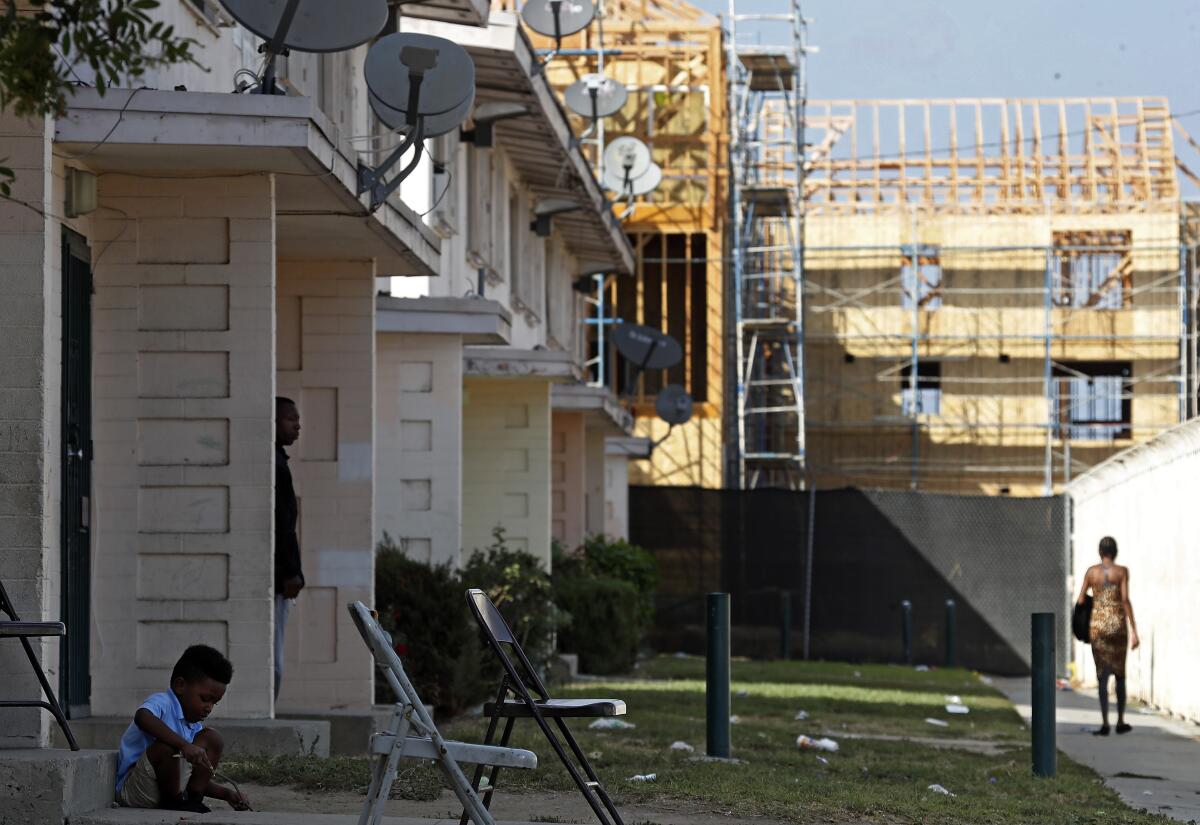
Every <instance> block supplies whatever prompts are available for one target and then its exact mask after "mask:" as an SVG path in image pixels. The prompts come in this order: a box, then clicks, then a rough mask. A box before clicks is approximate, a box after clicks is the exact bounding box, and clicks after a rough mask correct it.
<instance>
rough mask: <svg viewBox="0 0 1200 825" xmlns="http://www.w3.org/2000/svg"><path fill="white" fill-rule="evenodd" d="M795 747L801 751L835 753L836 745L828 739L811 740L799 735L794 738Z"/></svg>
mask: <svg viewBox="0 0 1200 825" xmlns="http://www.w3.org/2000/svg"><path fill="white" fill-rule="evenodd" d="M796 747H798V748H801V749H802V750H816V751H829V752H830V753H837V750H838V743H837V742H835V741H833V740H832V739H829V738H828V737H821V738H820V739H813V738H812V737H811V736H805V735H804V734H800V735H799V736H797V737H796Z"/></svg>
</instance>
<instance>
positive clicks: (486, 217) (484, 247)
mask: <svg viewBox="0 0 1200 825" xmlns="http://www.w3.org/2000/svg"><path fill="white" fill-rule="evenodd" d="M462 151H463V152H465V153H466V156H467V163H466V166H467V193H466V195H467V259H468V262H469V263H470V264H471V266H473V267H475V268H478V269H488V268H491V269H493V270H495V269H496V268H497V267H496V264H497V262H496V261H493V260H492V152H491V151H489V150H486V149H485V150H479V149H476V148H475V147H473V146H467V145H463V146H462Z"/></svg>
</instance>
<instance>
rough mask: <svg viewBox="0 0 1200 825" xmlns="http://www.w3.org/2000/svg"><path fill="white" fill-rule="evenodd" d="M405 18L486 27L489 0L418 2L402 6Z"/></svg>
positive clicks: (489, 5) (430, 0)
mask: <svg viewBox="0 0 1200 825" xmlns="http://www.w3.org/2000/svg"><path fill="white" fill-rule="evenodd" d="M403 9H404V16H405V17H419V18H421V19H423V20H440V21H442V22H444V23H461V24H463V25H467V26H486V25H487V24H488V13H489V12H490V11H491V3H490V2H489V0H420V2H416V3H413V2H409V3H404V4H403Z"/></svg>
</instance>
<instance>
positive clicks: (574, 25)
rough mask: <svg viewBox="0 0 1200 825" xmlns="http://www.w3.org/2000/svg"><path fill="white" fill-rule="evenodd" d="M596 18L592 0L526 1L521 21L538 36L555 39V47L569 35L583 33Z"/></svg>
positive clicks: (522, 9) (594, 5) (522, 8)
mask: <svg viewBox="0 0 1200 825" xmlns="http://www.w3.org/2000/svg"><path fill="white" fill-rule="evenodd" d="M595 16H596V4H595V3H593V2H592V0H526V3H525V5H524V6H522V7H521V19H522V20H524V21H525V25H526V26H528V27H529V28H531V29H533V30H534V31H535V32H537V33H538V34H544V35H546V36H547V37H553V38H554V41H555V46H556V47H557V46H558V44H559V42H560V41H561V40H562V39H563V38H564V37H566V36H567V35H568V34H575V32H578V31H583V30H584V29H586V28H587V26H588V24H589V23H591V22H592V18H594V17H595Z"/></svg>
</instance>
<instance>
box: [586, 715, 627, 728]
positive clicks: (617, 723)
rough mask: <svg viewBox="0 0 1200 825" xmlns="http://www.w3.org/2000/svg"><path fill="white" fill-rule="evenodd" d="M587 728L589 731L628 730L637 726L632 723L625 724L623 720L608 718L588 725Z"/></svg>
mask: <svg viewBox="0 0 1200 825" xmlns="http://www.w3.org/2000/svg"><path fill="white" fill-rule="evenodd" d="M588 727H589V728H590V729H591V730H629V729H630V728H636V727H637V725H635V724H633V723H632V722H626V721H625V720H624V719H613V718H611V717H610V718H608V719H597V720H596V721H594V722H592V724H590V725H588Z"/></svg>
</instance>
